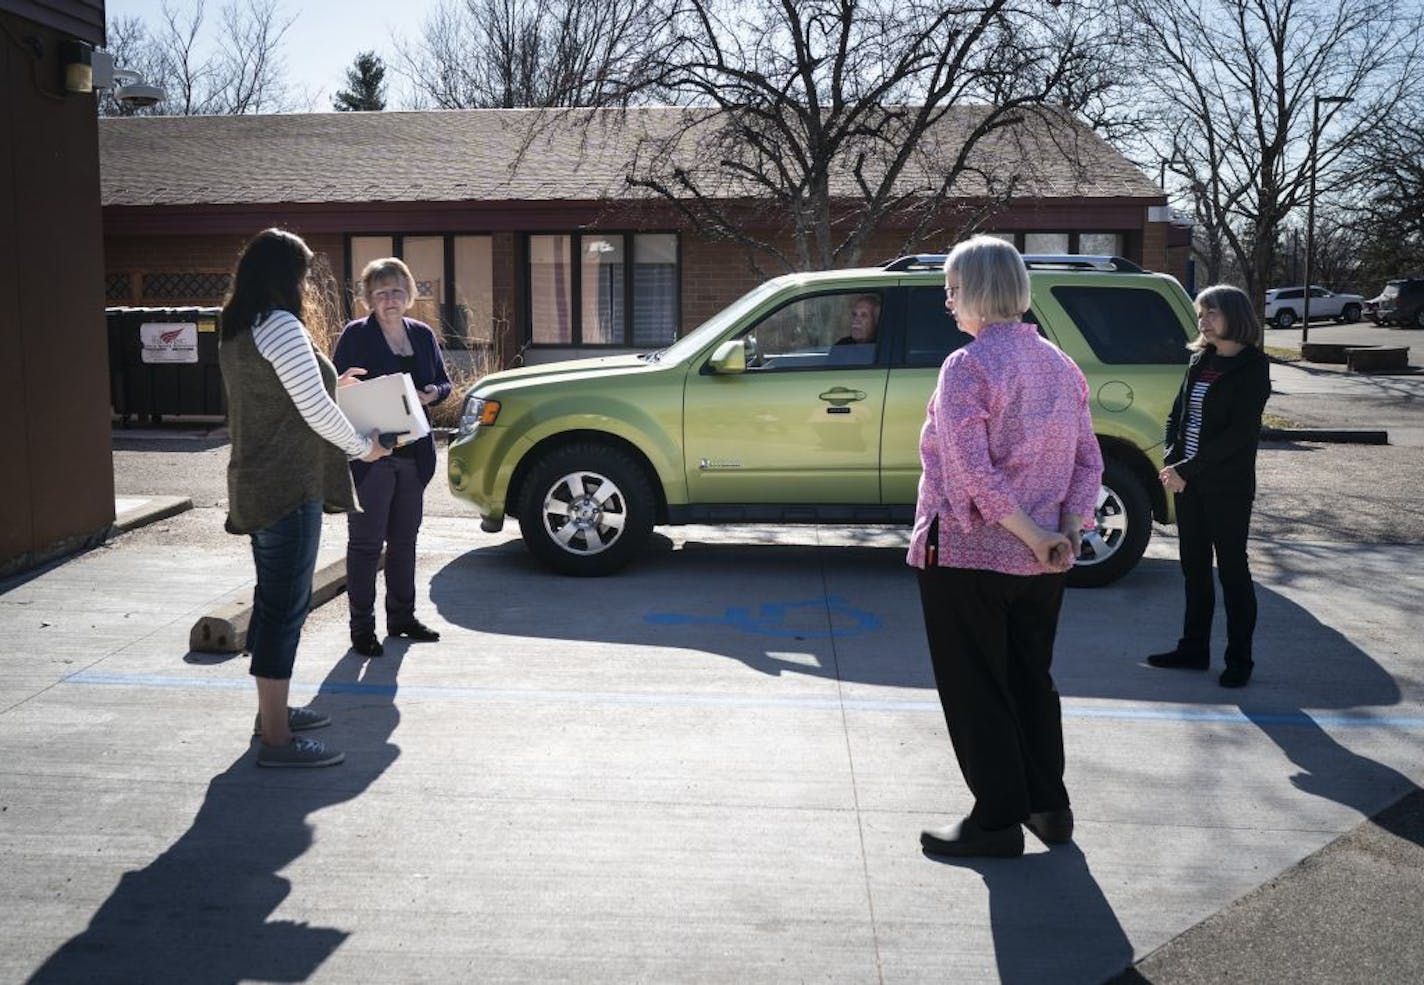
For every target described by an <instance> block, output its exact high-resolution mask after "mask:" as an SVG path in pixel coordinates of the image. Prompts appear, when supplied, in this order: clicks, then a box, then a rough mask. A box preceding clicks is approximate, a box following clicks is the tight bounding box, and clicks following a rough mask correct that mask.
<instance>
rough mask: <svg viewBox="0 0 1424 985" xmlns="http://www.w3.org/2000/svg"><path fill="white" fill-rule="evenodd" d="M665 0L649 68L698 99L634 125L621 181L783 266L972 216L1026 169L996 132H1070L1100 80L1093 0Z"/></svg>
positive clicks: (916, 236)
mask: <svg viewBox="0 0 1424 985" xmlns="http://www.w3.org/2000/svg"><path fill="white" fill-rule="evenodd" d="M676 2H677V6H676V8H675V9H674V11H673V12H672V13H671V15H670V16H669V18H668V20H669V23H670V24H672V25H673V28H674V30H675V32H676V38H675V42H676V44H675V48H674V50H673V53H672V57H671V58H669V59H668V63H667V68H666V70H665V71H664V72H663V74H662V75H661V76H660V77H659V79H658V83H659V84H660V85H661V87H662V88H663V89H664V90H665V91H667V92H669V93H672V94H673V95H674V97H675V98H676V99H678V100H679V101H681V102H684V103H687V104H693V105H695V106H700V107H705V110H703V111H700V112H698V111H689V112H687V113H686V114H685V116H684V123H683V124H682V125H681V126H680V127H678V128H677V129H676V132H673V133H669V134H664V135H662V136H659V137H650V138H649V139H647V140H646V141H645V142H644V144H643V146H642V148H641V149H640V152H639V157H638V160H637V161H635V163H634V165H633V167H632V168H631V170H630V174H629V177H628V183H629V184H630V185H631V186H633V187H636V188H642V189H648V190H651V191H653V192H655V193H657V194H658V195H659V196H661V197H662V198H663V199H665V200H666V201H668V202H670V203H671V204H672V205H673V206H674V207H675V208H677V209H678V210H680V211H681V212H682V214H683V215H684V216H685V217H686V218H687V219H688V220H690V221H691V222H693V223H695V224H696V225H697V226H698V227H699V228H701V229H702V230H703V231H704V232H705V233H708V234H710V235H714V236H722V237H727V238H730V239H734V240H736V241H738V242H740V243H742V244H743V245H744V246H745V247H747V248H748V255H749V258H754V257H756V256H757V255H761V256H764V257H770V258H774V260H775V261H776V262H777V263H778V264H779V265H780V266H782V267H784V268H787V269H810V268H816V267H832V266H844V265H847V264H852V263H855V262H857V261H858V259H859V258H860V255H861V252H862V250H863V249H864V247H865V245H866V243H867V240H868V238H869V237H870V236H871V234H872V233H874V232H875V231H877V230H878V229H884V228H887V227H888V226H893V227H894V228H897V229H900V230H903V231H904V241H905V243H906V244H907V245H913V244H916V243H918V242H921V241H923V240H924V239H925V238H926V237H929V236H932V235H942V234H944V233H945V231H946V230H948V229H950V228H952V229H954V230H959V229H963V228H970V227H973V226H975V225H977V224H979V223H981V222H982V221H983V220H984V218H985V216H986V215H987V214H988V213H990V212H992V211H993V210H994V209H995V208H997V207H998V206H999V205H1001V204H1002V202H1003V201H1004V200H1005V199H1006V198H1007V197H1009V196H1012V195H1013V194H1014V193H1015V192H1016V191H1018V190H1019V189H1020V187H1021V185H1023V183H1025V182H1027V181H1031V180H1032V177H1033V170H1034V160H1035V157H1036V153H1037V152H1038V151H1041V150H1042V146H1041V145H1040V146H1039V148H1038V149H1037V151H1036V150H1035V149H1033V148H1030V147H1026V146H1011V145H1013V144H1014V143H1015V142H1020V143H1022V142H1025V141H1031V140H1033V139H1037V140H1039V141H1040V142H1044V141H1050V140H1060V141H1062V142H1064V144H1065V145H1066V144H1067V143H1071V142H1072V141H1074V140H1076V139H1079V138H1081V137H1083V136H1084V133H1083V131H1082V130H1081V129H1080V128H1079V127H1078V126H1077V125H1076V124H1075V122H1074V120H1073V112H1074V111H1076V110H1078V109H1080V108H1082V107H1083V106H1085V105H1087V104H1088V103H1089V102H1090V101H1092V100H1095V99H1098V98H1099V97H1101V95H1102V93H1103V91H1104V89H1105V88H1106V87H1107V86H1108V85H1109V84H1110V76H1111V73H1110V72H1107V71H1106V70H1105V68H1104V66H1105V64H1106V55H1107V53H1108V51H1107V40H1106V37H1105V36H1104V35H1103V34H1101V33H1100V30H1101V28H1102V26H1103V22H1102V19H1101V18H1100V17H1099V16H1098V11H1097V9H1096V5H1094V4H1092V3H1085V2H1065V3H1063V4H1051V3H1045V2H1042V0H1021V2H1010V0H979V2H950V3H944V2H938V0H800V2H797V0H749V2H740V3H739V2H727V3H723V2H719V0H676ZM1063 149H1068V150H1070V151H1071V148H1069V147H1066V146H1064V147H1060V148H1058V150H1063ZM991 151H992V152H991ZM951 199H954V200H956V203H958V204H960V205H963V204H965V203H966V202H968V203H971V205H970V207H968V208H962V209H960V210H959V211H957V212H949V211H947V210H946V206H947V204H948V203H949V202H950V200H951ZM739 201H742V202H750V201H757V202H759V203H761V205H760V209H761V211H762V212H763V213H765V212H767V211H770V212H771V213H772V214H774V215H780V216H784V217H786V223H785V227H784V228H782V229H766V228H765V223H761V224H759V226H760V227H761V228H758V227H757V226H753V225H750V224H748V223H747V222H746V221H745V218H746V214H745V210H741V211H739V210H738V209H737V206H736V203H737V202H739ZM768 203H769V204H768ZM946 223H948V225H946ZM788 242H789V246H788V245H785V244H787V243H788ZM753 265H754V266H755V267H757V268H758V269H760V267H761V264H760V263H758V262H755V261H754V262H753Z"/></svg>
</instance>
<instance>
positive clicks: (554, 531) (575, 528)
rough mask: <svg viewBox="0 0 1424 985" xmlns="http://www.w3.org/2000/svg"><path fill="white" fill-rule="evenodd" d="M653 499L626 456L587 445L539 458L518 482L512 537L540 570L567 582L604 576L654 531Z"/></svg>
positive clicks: (645, 480) (648, 485) (639, 470)
mask: <svg viewBox="0 0 1424 985" xmlns="http://www.w3.org/2000/svg"><path fill="white" fill-rule="evenodd" d="M654 502H655V498H654V495H653V488H652V485H651V483H649V481H648V477H647V474H646V473H645V472H644V471H643V469H642V467H641V466H640V465H639V464H638V462H636V461H635V460H634V459H633V457H632V456H631V455H629V454H628V453H627V452H625V451H623V450H622V449H619V448H614V447H612V446H609V445H602V444H597V443H593V442H589V443H583V444H576V445H565V446H564V447H562V448H555V449H553V450H551V451H548V452H546V453H545V454H543V455H542V456H541V457H540V458H539V459H538V460H536V461H535V463H534V465H533V466H532V467H531V468H530V471H529V474H528V476H526V477H525V480H524V491H523V495H522V496H521V497H520V505H519V531H520V533H521V534H522V535H523V536H524V543H525V544H526V545H527V546H528V548H529V550H530V551H532V552H533V553H534V556H535V557H537V558H538V559H539V560H540V561H542V562H543V563H544V564H546V565H548V566H549V567H550V568H553V569H554V570H555V571H558V572H560V573H561V574H566V575H581V576H597V575H606V574H611V573H613V572H614V571H617V570H618V569H619V568H622V567H623V566H624V565H626V564H627V563H628V562H629V561H630V560H631V559H632V557H633V555H634V554H636V553H637V552H638V551H639V550H640V549H641V548H642V547H643V545H644V544H645V543H647V540H648V535H649V534H650V533H651V532H652V529H653V510H654Z"/></svg>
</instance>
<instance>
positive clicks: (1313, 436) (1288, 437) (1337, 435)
mask: <svg viewBox="0 0 1424 985" xmlns="http://www.w3.org/2000/svg"><path fill="white" fill-rule="evenodd" d="M1261 440H1262V441H1318V442H1324V443H1330V444H1342V445H1387V444H1389V432H1388V431H1381V430H1377V429H1372V428H1270V427H1263V428H1261Z"/></svg>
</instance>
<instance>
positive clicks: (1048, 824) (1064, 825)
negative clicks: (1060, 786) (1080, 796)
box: [1024, 807, 1073, 845]
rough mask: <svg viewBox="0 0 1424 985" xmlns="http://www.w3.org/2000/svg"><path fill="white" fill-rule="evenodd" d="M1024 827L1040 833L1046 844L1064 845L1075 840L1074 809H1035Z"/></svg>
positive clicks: (1040, 837) (1040, 839)
mask: <svg viewBox="0 0 1424 985" xmlns="http://www.w3.org/2000/svg"><path fill="white" fill-rule="evenodd" d="M1024 827H1026V828H1028V829H1029V830H1030V831H1032V832H1033V833H1034V834H1036V835H1038V839H1039V841H1041V842H1043V843H1044V844H1045V845H1064V844H1067V843H1068V842H1070V841H1072V840H1073V810H1072V808H1069V807H1063V808H1060V809H1058V810H1056V811H1034V812H1033V813H1032V814H1030V815H1029V816H1028V820H1027V821H1025V822H1024Z"/></svg>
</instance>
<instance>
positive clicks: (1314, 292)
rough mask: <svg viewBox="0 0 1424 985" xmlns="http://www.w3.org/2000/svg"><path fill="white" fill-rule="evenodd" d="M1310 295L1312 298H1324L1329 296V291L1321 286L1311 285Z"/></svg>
mask: <svg viewBox="0 0 1424 985" xmlns="http://www.w3.org/2000/svg"><path fill="white" fill-rule="evenodd" d="M1310 296H1311V297H1313V298H1324V297H1329V296H1330V292H1329V291H1327V290H1326V289H1325V288H1323V287H1312V288H1311V289H1310Z"/></svg>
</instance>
